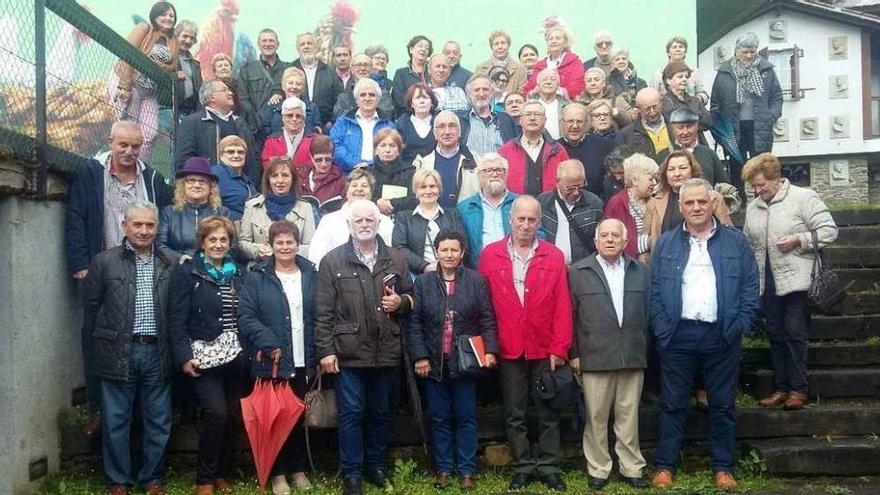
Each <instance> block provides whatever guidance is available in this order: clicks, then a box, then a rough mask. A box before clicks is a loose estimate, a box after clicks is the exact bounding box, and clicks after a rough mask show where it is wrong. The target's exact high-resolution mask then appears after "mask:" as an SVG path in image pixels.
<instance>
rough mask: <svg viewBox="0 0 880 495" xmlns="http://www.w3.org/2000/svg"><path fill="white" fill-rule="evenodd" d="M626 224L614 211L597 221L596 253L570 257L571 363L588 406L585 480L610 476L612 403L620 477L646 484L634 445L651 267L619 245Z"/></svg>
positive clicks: (598, 481) (601, 481)
mask: <svg viewBox="0 0 880 495" xmlns="http://www.w3.org/2000/svg"><path fill="white" fill-rule="evenodd" d="M626 236H627V234H626V226H624V224H623V222H621V221H620V220H617V219H616V218H609V219H607V220H603V221H602V222H601V223H600V224H599V226H598V228H597V229H596V235H595V247H596V250H597V252H598V253H597V254H596V255H595V256H589V257H587V258H585V259H583V260H581V261H578V262H577V263H575V264H573V265H571V267H569V269H568V280H569V284H570V290H571V299H572V308H573V310H574V340H573V345H572V347H571V349H572V359H571V366H572V369H574V370H575V371H580V372H581V373H582V374H581V380H582V382H583V388H584V401H585V404H586V410H587V411H588V413H589V414H588V417H587V424H586V427H585V428H584V438H583V447H584V456H586V458H587V472H588V473H589V476H590V488H592V489H594V490H599V489H601V488H602V487H604V486H605V484H606V483H608V475H609V474H611V467H612V461H611V456H610V455H609V453H608V417H609V416H610V413H611V411H612V410H613V411H614V433H615V436H616V438H617V439H616V446H615V451H616V452H617V455H618V458H619V465H620V475H621V477H622V478H623V481H624V482H625V483H627V484H628V485H630V486H632V487H634V488H647V487H648V483H647V482H646V481H645V480H644V479H642V468H644V467H645V458H644V457H643V456H642V452H641V450H640V449H639V400H640V398H641V394H642V383H643V382H644V370H645V367H646V366H647V362H648V361H647V354H648V321H649V320H648V317H649V315H648V301H649V297H650V291H651V276H650V272H649V270H648V267H647V266H645V265H643V264H642V263H641V262H639V261H636V260H634V259H633V258H630V257H629V256H627V255H625V254H624V253H623V249H624V248H625V247H626V243H627V241H628V239H627V237H626Z"/></svg>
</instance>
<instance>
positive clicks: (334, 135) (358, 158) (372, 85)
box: [330, 78, 394, 173]
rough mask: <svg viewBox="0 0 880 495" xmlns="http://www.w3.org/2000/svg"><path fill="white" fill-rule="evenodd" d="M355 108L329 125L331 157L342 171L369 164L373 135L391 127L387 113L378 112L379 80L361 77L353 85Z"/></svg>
mask: <svg viewBox="0 0 880 495" xmlns="http://www.w3.org/2000/svg"><path fill="white" fill-rule="evenodd" d="M354 97H355V101H356V102H357V108H355V109H353V110H350V111H349V112H348V113H346V114H344V115H342V116H341V117H339V118H338V119H337V120H336V123H334V124H333V128H331V129H330V139H331V140H333V161H334V162H335V163H336V164H337V165H339V168H341V169H342V171H343V172H345V173H348V172H351V171H352V170H353V169H355V168H358V167H366V166H367V165H372V163H373V160H374V159H375V153H374V152H373V138H374V137H375V135H376V134H377V133H378V132H379V131H381V130H382V129H387V128H390V129H394V121H393V120H391V118H390V116H387V115H383V114H381V113H379V111H378V107H379V99H380V98H381V97H382V88H380V87H379V83H377V82H376V81H374V80H372V79H370V78H364V79H361V80H359V81H358V82H357V83H355V85H354Z"/></svg>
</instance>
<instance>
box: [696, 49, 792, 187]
mask: <svg viewBox="0 0 880 495" xmlns="http://www.w3.org/2000/svg"><path fill="white" fill-rule="evenodd" d="M709 101H710V103H709V110H710V111H711V112H712V115H713V118H714V119H715V120H716V121H718V120H720V121H721V122H723V125H725V126H730V127H732V128H733V135H734V136H735V137H736V142H737V146H738V148H739V152H740V154H741V155H742V158H743V160H744V161H745V160H748V159H749V158H751V157H753V156H756V155H758V154H760V153H767V152H770V151H773V126H774V125H775V124H776V121H777V120H779V117H780V116H782V88H781V87H780V86H779V79H778V78H777V77H776V72H775V71H774V70H773V65H772V64H771V63H770V62H768V61H767V60H766V59H764V58H762V57H760V56H759V55H758V36H757V35H755V33H752V32H749V33H746V34H744V35H742V36H740V37H739V38H737V40H736V48H735V49H734V52H733V58H732V59H730V60H728V61H726V62H724V63H723V64H721V66H720V67H718V74H717V75H716V76H715V82H714V83H713V84H712V98H711V99H710V100H709ZM741 167H742V164H741V163H737V162H736V161H735V160H731V161H730V177H731V179H732V180H733V181H734V184H733V185H734V186H736V187H737V189H739V190H740V192H741V193H742V192H743V191H744V187H743V183H742V180H741V178H740V170H741Z"/></svg>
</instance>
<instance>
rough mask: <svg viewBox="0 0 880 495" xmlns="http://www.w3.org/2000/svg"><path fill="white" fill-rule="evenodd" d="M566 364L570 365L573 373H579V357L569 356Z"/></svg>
mask: <svg viewBox="0 0 880 495" xmlns="http://www.w3.org/2000/svg"><path fill="white" fill-rule="evenodd" d="M568 365H569V366H571V371H573V372H574V374H575V375H579V374H580V372H581V358H571V360H570V361H569V362H568Z"/></svg>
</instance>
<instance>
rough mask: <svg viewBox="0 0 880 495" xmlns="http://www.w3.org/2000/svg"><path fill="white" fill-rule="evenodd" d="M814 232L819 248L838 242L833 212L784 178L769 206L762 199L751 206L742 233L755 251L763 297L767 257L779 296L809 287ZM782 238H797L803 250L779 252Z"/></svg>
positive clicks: (812, 193) (807, 191) (804, 190)
mask: <svg viewBox="0 0 880 495" xmlns="http://www.w3.org/2000/svg"><path fill="white" fill-rule="evenodd" d="M813 230H815V231H816V234H817V236H818V239H819V247H820V248H821V247H823V246H827V245H828V244H831V243H832V242H834V240H835V239H837V225H835V223H834V219H833V218H831V212H830V211H828V207H827V206H825V203H824V202H823V201H822V200H821V199H820V198H819V195H818V194H816V191H813V190H812V189H807V188H805V187H798V186H793V185H791V184H790V183H789V182H788V179H782V186H780V188H779V191H778V192H777V193H776V196H774V197H773V199H772V200H771V201H770V204H769V205H768V204H767V203H765V202H764V200H763V199H761V198H760V197H757V198H755V199H754V200H753V201H752V202H751V203H749V206H748V207H747V208H746V221H745V224H744V225H743V232H745V234H746V237H748V239H749V242H750V243H751V245H752V248H753V249H754V250H755V259H756V260H757V262H758V274H759V280H760V283H761V293H762V294H763V293H764V269H765V265H766V259H767V256H769V257H770V269H771V270H772V271H773V282H774V283H775V284H776V295H777V296H784V295H786V294H789V293H791V292H796V291H805V290H807V289H809V288H810V274H811V273H812V271H813V258H814V256H813V240H812V237H811V235H810V231H813ZM783 235H797V236H798V238H799V239H800V241H801V245H800V247H798V248H795V249H794V250H792V251H789V252H787V253H783V252H782V251H780V250H779V248H777V247H776V239H777V238H779V237H780V236H783Z"/></svg>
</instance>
